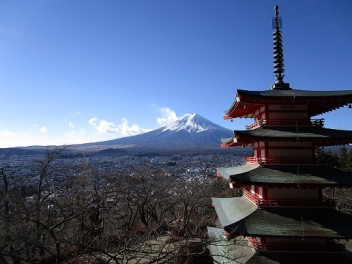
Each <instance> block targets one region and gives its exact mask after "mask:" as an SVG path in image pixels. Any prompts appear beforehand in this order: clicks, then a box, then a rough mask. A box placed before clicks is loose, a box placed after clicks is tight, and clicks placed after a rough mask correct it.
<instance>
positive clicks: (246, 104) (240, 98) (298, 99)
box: [224, 89, 352, 119]
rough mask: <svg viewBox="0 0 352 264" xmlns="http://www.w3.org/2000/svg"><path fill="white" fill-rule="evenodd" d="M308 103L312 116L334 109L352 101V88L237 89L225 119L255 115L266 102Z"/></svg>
mask: <svg viewBox="0 0 352 264" xmlns="http://www.w3.org/2000/svg"><path fill="white" fill-rule="evenodd" d="M282 103H285V104H308V106H309V109H308V113H309V115H310V116H316V115H320V114H323V113H326V112H330V111H333V110H335V109H338V108H340V107H343V106H345V105H347V104H351V103H352V90H338V91H308V90H296V89H290V90H275V89H274V90H264V91H247V90H237V94H236V99H235V101H234V102H233V103H232V105H231V107H230V108H229V109H228V110H227V111H225V116H224V119H231V118H236V117H245V118H246V117H248V118H249V117H253V113H254V112H255V111H256V110H257V109H258V108H259V107H260V106H262V105H265V104H282Z"/></svg>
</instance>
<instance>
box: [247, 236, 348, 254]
mask: <svg viewBox="0 0 352 264" xmlns="http://www.w3.org/2000/svg"><path fill="white" fill-rule="evenodd" d="M247 239H248V240H249V241H250V243H251V244H252V245H253V247H255V248H256V249H257V250H265V251H285V252H286V251H298V252H321V251H322V250H324V252H325V253H328V252H329V253H333V252H336V253H338V252H342V251H343V249H344V246H343V244H339V243H337V242H326V243H322V242H320V243H319V242H318V241H312V240H308V241H307V242H305V241H302V239H300V240H301V241H302V243H298V242H297V243H293V242H291V243H289V244H286V243H282V242H281V243H265V242H264V243H261V242H259V241H258V240H256V238H254V237H253V238H252V237H251V238H249V237H248V238H247ZM314 242H318V243H314Z"/></svg>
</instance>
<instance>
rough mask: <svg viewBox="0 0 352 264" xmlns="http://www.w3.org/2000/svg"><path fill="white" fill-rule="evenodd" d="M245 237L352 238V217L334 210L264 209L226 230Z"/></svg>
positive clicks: (234, 223) (226, 227) (229, 226)
mask: <svg viewBox="0 0 352 264" xmlns="http://www.w3.org/2000/svg"><path fill="white" fill-rule="evenodd" d="M224 229H225V230H226V231H227V232H229V233H235V234H240V235H244V236H248V235H253V236H275V237H301V238H302V239H304V238H305V237H325V238H339V239H344V238H352V215H348V214H344V213H342V212H339V211H337V210H335V209H333V208H297V207H296V208H292V207H263V208H261V209H258V210H256V211H255V212H253V213H252V214H250V215H249V216H248V217H246V218H244V219H242V220H240V221H238V222H235V221H234V222H233V224H231V225H228V226H225V227H224Z"/></svg>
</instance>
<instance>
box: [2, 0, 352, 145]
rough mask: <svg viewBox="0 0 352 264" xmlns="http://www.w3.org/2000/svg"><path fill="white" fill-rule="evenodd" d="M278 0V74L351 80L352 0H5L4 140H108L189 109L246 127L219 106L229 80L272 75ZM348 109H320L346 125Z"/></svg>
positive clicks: (295, 79) (265, 82) (264, 85)
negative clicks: (282, 63)
mask: <svg viewBox="0 0 352 264" xmlns="http://www.w3.org/2000/svg"><path fill="white" fill-rule="evenodd" d="M275 4H279V6H280V16H281V17H282V18H283V41H284V56H285V70H286V77H285V81H286V82H289V83H290V84H291V87H292V88H295V89H306V90H345V89H352V78H351V75H352V72H351V70H352V1H350V0H339V1H333V0H329V1H328V0H311V1H303V0H296V1H289V0H285V1H284V0H282V1H271V0H265V1H263V0H242V1H241V0H221V1H219V0H148V1H147V0H99V1H98V0H51V1H47V0H32V1H19V0H7V1H6V0H1V1H0V91H1V94H0V95H1V106H0V107H1V111H0V147H10V146H28V145H48V144H56V145H61V144H74V143H84V142H92V141H101V140H108V139H113V138H118V137H122V136H129V135H134V134H138V133H142V132H145V131H149V130H152V129H156V128H158V127H160V126H162V125H164V124H166V123H167V122H170V121H173V120H175V118H177V117H180V116H182V115H184V114H186V113H193V112H196V113H198V114H200V115H202V116H204V117H205V118H207V119H209V120H211V121H213V122H215V123H217V124H219V125H222V126H225V127H227V128H231V129H234V128H236V129H244V125H245V124H249V123H251V120H249V119H242V120H235V121H234V122H233V123H231V122H229V121H225V120H223V114H224V111H225V110H227V109H228V108H229V107H230V105H231V103H232V101H233V99H234V97H235V94H236V89H248V90H266V89H269V88H270V86H271V85H272V84H273V82H274V77H273V73H272V71H273V62H272V28H271V19H272V17H273V14H274V5H275ZM351 114H352V110H351V109H348V108H347V107H344V108H341V109H338V110H336V111H334V112H331V113H328V114H325V115H324V116H323V117H324V118H325V119H326V126H327V127H330V128H339V129H350V130H351V129H352V123H351V117H350V116H351Z"/></svg>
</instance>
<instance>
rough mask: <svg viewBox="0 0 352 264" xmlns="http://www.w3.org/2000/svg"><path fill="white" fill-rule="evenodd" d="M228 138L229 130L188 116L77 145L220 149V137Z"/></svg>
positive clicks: (196, 117)
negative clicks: (154, 126)
mask: <svg viewBox="0 0 352 264" xmlns="http://www.w3.org/2000/svg"><path fill="white" fill-rule="evenodd" d="M231 135H232V130H230V129H227V128H224V127H222V126H219V125H217V124H215V123H213V122H211V121H209V120H208V119H206V118H204V117H202V116H201V115H199V114H196V113H191V114H186V115H184V116H182V117H181V118H179V119H178V120H176V121H175V122H173V123H171V124H168V125H166V126H163V127H161V128H158V129H155V130H153V131H150V132H146V133H143V134H139V135H136V136H130V137H124V138H118V139H113V140H108V141H103V142H95V143H88V144H83V145H81V146H82V147H87V148H89V147H100V148H104V147H105V148H108V147H111V148H123V149H131V148H135V149H136V148H137V149H145V150H151V149H155V150H157V149H163V150H182V149H184V150H189V149H220V144H221V138H228V137H231Z"/></svg>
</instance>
